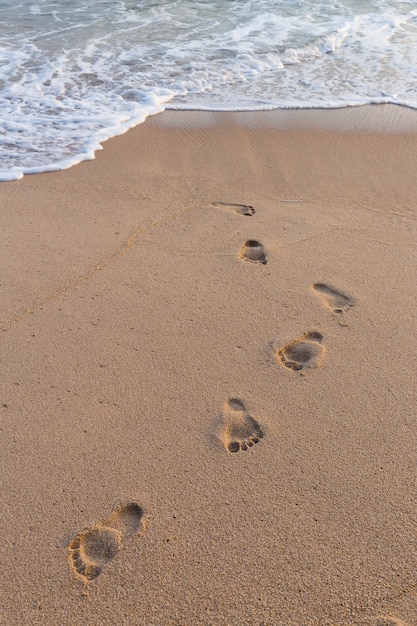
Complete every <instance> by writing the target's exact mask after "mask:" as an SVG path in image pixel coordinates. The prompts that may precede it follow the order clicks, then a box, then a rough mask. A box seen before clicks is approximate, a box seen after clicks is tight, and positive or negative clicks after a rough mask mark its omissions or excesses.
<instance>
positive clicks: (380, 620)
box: [375, 615, 406, 626]
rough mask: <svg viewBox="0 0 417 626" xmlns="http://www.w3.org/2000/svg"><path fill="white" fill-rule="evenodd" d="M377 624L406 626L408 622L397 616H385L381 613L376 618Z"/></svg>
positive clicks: (377, 625)
mask: <svg viewBox="0 0 417 626" xmlns="http://www.w3.org/2000/svg"><path fill="white" fill-rule="evenodd" d="M375 626H406V624H405V623H404V622H403V621H401V620H399V619H397V618H396V617H385V616H383V615H380V616H379V617H377V618H376V622H375Z"/></svg>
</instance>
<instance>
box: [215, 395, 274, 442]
mask: <svg viewBox="0 0 417 626" xmlns="http://www.w3.org/2000/svg"><path fill="white" fill-rule="evenodd" d="M263 436H264V435H263V432H262V429H261V427H260V425H259V423H258V422H257V421H256V420H255V419H254V418H253V417H252V416H251V415H249V413H248V412H247V410H246V407H245V405H244V404H243V402H242V401H241V400H239V399H238V398H231V399H230V400H227V402H225V403H224V410H223V415H222V430H221V434H220V438H221V440H222V442H223V445H224V447H225V448H226V450H228V451H229V452H239V450H247V449H248V448H250V447H251V446H253V445H254V444H255V443H258V442H259V440H260V439H262V437H263Z"/></svg>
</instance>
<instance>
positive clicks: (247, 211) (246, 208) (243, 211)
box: [213, 202, 255, 216]
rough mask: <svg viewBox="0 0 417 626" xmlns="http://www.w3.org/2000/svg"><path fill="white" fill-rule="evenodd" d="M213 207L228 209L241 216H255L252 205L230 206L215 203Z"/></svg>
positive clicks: (226, 203) (225, 203)
mask: <svg viewBox="0 0 417 626" xmlns="http://www.w3.org/2000/svg"><path fill="white" fill-rule="evenodd" d="M213 206H215V207H218V208H220V209H228V210H229V211H234V212H235V213H239V215H249V216H251V215H254V214H255V209H254V208H253V206H251V205H250V204H229V203H228V202H213Z"/></svg>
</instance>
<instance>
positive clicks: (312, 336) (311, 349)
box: [277, 332, 324, 371]
mask: <svg viewBox="0 0 417 626" xmlns="http://www.w3.org/2000/svg"><path fill="white" fill-rule="evenodd" d="M322 341H323V335H321V334H320V333H318V332H309V333H305V334H304V335H303V336H302V337H299V338H298V339H296V340H295V341H292V342H291V343H289V344H287V345H286V346H284V347H283V348H281V349H280V350H278V352H277V356H278V359H279V360H280V362H281V363H282V365H284V367H288V368H289V369H292V370H294V371H300V370H303V369H305V368H307V367H308V368H315V367H319V366H320V365H321V361H322V358H323V354H324V346H322V345H321V344H322Z"/></svg>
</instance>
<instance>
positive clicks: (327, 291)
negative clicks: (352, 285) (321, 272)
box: [311, 283, 353, 315]
mask: <svg viewBox="0 0 417 626" xmlns="http://www.w3.org/2000/svg"><path fill="white" fill-rule="evenodd" d="M311 288H312V290H313V292H314V293H315V294H316V295H317V296H318V297H319V298H320V300H321V301H322V302H323V304H324V305H325V306H327V308H328V309H330V310H331V311H332V313H336V314H337V315H341V314H342V313H344V312H345V311H347V309H349V308H350V307H352V306H353V300H351V299H350V298H349V297H348V296H346V295H345V294H344V293H342V292H341V291H338V290H337V289H333V287H329V285H325V284H324V283H315V284H314V285H312V286H311Z"/></svg>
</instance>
